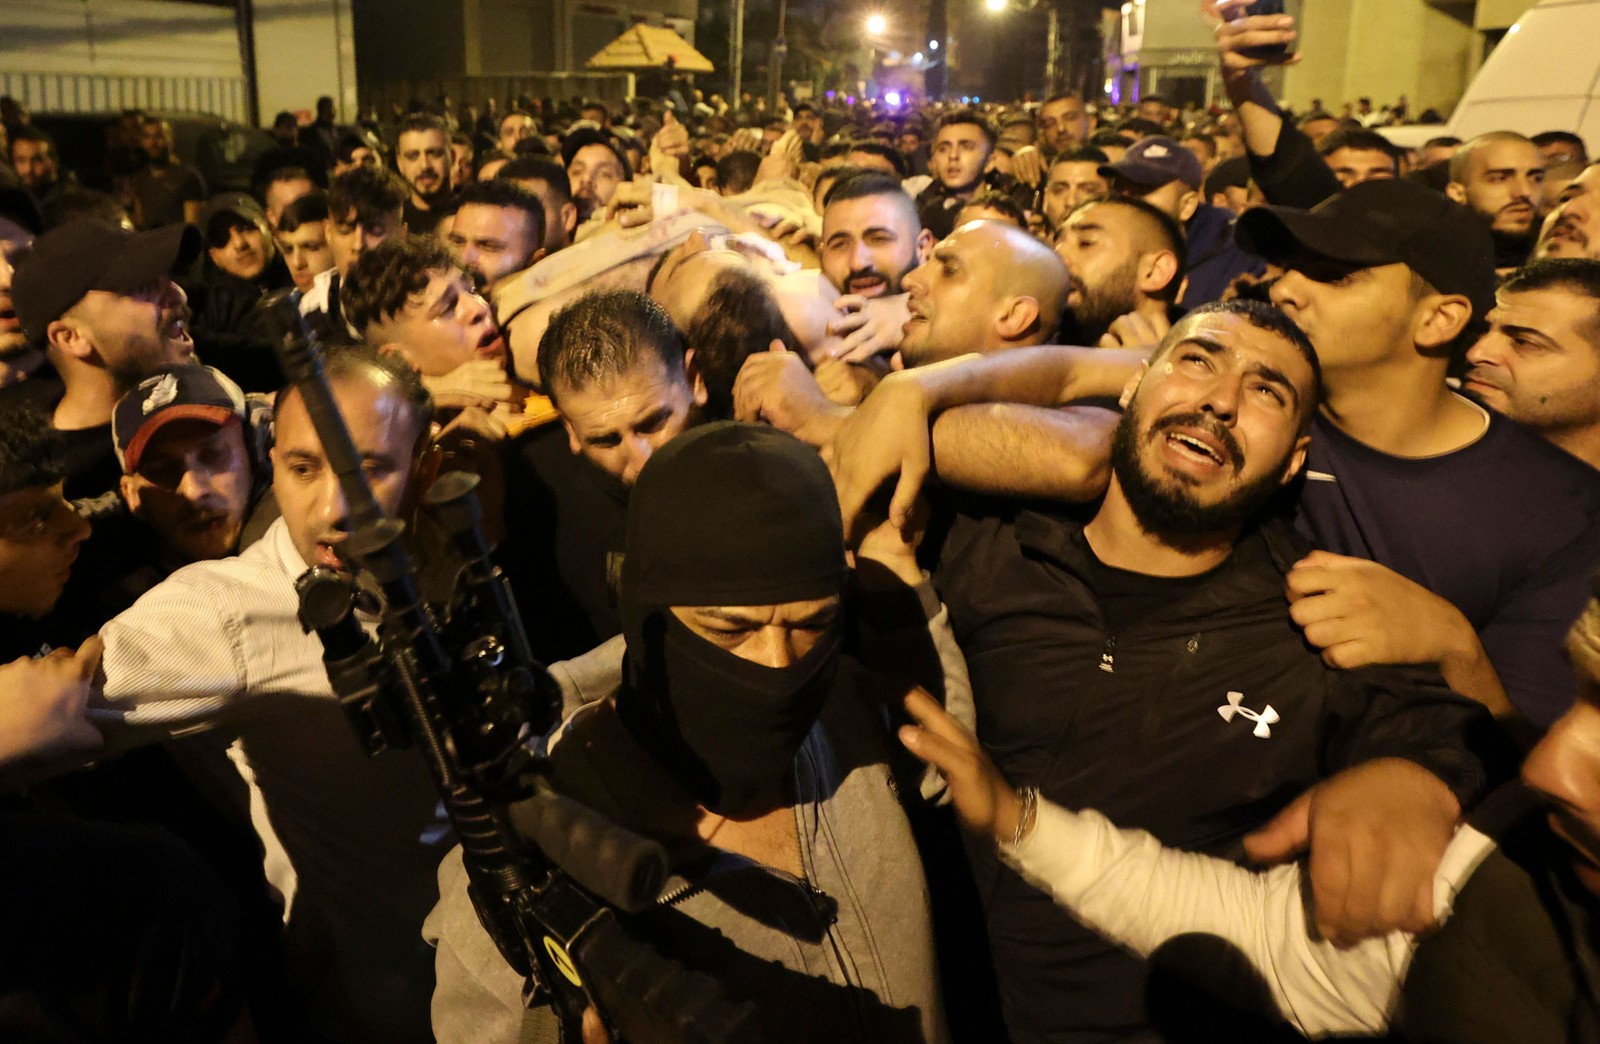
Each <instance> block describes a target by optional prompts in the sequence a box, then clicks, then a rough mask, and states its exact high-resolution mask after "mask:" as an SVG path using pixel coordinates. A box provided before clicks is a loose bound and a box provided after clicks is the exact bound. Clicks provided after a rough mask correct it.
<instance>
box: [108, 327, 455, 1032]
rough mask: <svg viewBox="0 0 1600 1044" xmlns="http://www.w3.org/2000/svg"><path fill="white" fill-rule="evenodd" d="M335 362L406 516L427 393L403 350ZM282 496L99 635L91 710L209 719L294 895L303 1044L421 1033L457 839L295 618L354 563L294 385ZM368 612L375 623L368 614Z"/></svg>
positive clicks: (287, 927)
mask: <svg viewBox="0 0 1600 1044" xmlns="http://www.w3.org/2000/svg"><path fill="white" fill-rule="evenodd" d="M324 367H325V371H326V373H327V376H328V381H329V384H330V386H331V389H332V395H333V399H334V402H335V404H336V405H337V407H338V409H339V411H340V413H341V414H342V415H343V416H344V419H345V422H346V424H347V425H348V426H349V429H350V435H351V438H352V439H353V441H354V443H355V447H356V450H357V452H358V453H359V454H360V456H361V459H362V461H363V470H364V471H365V473H366V475H367V479H368V481H369V482H370V483H371V485H372V491H373V495H374V497H375V498H376V500H377V503H378V507H379V510H380V511H382V512H383V513H384V514H385V515H386V516H388V517H393V518H399V519H402V520H405V521H407V522H409V521H410V520H411V515H412V513H413V511H414V508H415V505H416V503H417V501H418V498H419V497H420V496H421V495H422V493H423V492H425V489H426V486H427V483H428V481H429V479H430V477H431V468H432V466H433V462H432V461H431V458H430V455H429V453H428V452H427V450H428V449H429V446H430V441H429V437H428V436H429V431H430V429H431V426H432V417H433V404H432V401H431V400H430V398H429V397H428V393H427V391H426V390H425V389H424V388H423V387H422V385H421V383H420V381H419V380H418V378H417V376H416V374H415V372H413V371H412V370H411V368H410V367H409V366H407V365H406V364H405V363H404V362H403V361H402V360H400V359H399V358H396V357H392V356H388V355H383V354H380V353H377V352H375V351H373V350H371V349H368V348H364V347H348V348H342V349H336V350H334V351H330V352H328V353H327V354H326V356H325V357H324ZM274 409H275V416H274V421H273V427H274V435H275V439H274V445H273V448H272V471H273V493H274V495H275V498H276V500H277V504H278V507H279V509H280V511H281V512H282V514H281V517H280V518H279V519H278V520H277V521H275V522H274V523H273V524H272V526H271V527H270V528H269V529H268V530H267V532H266V534H265V535H264V536H263V537H262V538H261V540H259V541H257V542H256V543H255V544H253V545H251V547H250V548H249V549H247V550H246V551H245V552H244V553H243V554H241V555H238V556H236V557H233V558H223V559H219V560H216V561H205V562H196V563H194V564H192V565H189V566H186V567H185V568H183V569H180V570H178V571H177V572H176V573H173V574H172V575H171V576H170V577H168V578H167V579H166V580H164V581H162V582H161V583H159V584H157V585H156V586H155V587H153V588H151V589H150V591H148V592H147V593H146V594H145V595H144V596H143V597H142V598H140V599H139V601H138V602H136V603H135V604H134V605H133V607H132V608H130V609H128V610H127V611H126V612H124V613H121V614H120V615H118V616H117V617H116V618H115V619H113V620H111V621H110V622H109V623H107V624H106V625H105V626H104V627H103V628H102V629H101V632H100V636H101V638H102V640H103V641H104V643H105V655H104V657H103V659H102V661H101V676H102V681H101V685H100V693H99V696H98V698H97V699H96V700H95V701H93V702H92V703H91V707H90V718H91V720H92V721H94V722H95V723H96V724H98V725H100V726H101V728H102V730H103V731H104V732H105V735H106V739H107V744H108V746H109V747H111V748H112V749H115V748H117V747H121V746H128V745H131V744H135V743H141V742H153V741H158V740H163V739H166V738H167V737H169V736H171V735H173V734H181V733H184V732H188V731H192V730H194V729H195V728H196V727H199V726H206V725H212V726H217V727H219V728H221V729H223V730H225V734H227V735H229V736H232V737H236V739H237V742H236V744H235V746H234V748H233V753H232V754H231V757H232V759H233V761H234V763H235V765H236V766H237V768H238V772H239V775H240V776H241V777H243V779H244V781H245V783H246V786H247V787H248V788H249V791H250V806H249V808H250V813H249V814H250V819H251V822H252V824H253V825H254V826H255V828H256V832H257V834H258V835H259V837H260V839H261V845H262V849H263V864H264V868H265V871H266V875H267V879H268V881H269V882H270V883H271V885H272V887H273V888H274V889H275V891H276V894H277V895H278V896H279V897H280V898H281V901H282V904H283V924H284V934H283V948H284V960H285V965H286V972H287V977H288V980H289V987H290V989H291V991H292V997H291V999H292V1001H293V1002H295V1004H296V1005H297V1006H299V1007H301V1008H303V1015H304V1018H305V1021H306V1022H307V1023H308V1025H307V1026H306V1027H303V1031H302V1032H300V1033H298V1034H295V1035H294V1036H293V1039H299V1040H313V1039H314V1040H325V1041H330V1042H366V1041H373V1040H384V1041H395V1042H401V1041H427V1040H431V1039H432V1038H431V1036H430V1035H429V1033H428V1011H427V997H428V995H429V993H430V992H431V991H432V971H431V955H430V954H429V952H428V950H427V947H426V946H425V945H423V944H422V941H421V939H420V937H419V932H418V930H419V928H420V927H421V924H422V920H423V918H424V916H426V913H427V910H428V907H429V905H430V904H431V903H432V902H433V900H434V897H435V896H436V894H437V893H436V892H435V891H434V887H433V872H434V870H435V868H436V867H437V866H438V862H439V859H440V857H441V856H442V854H443V852H444V851H445V849H446V846H445V845H444V844H443V839H444V838H445V837H447V836H448V831H447V830H446V829H445V824H444V822H443V817H442V816H441V815H440V814H439V813H438V812H437V811H436V809H437V806H438V801H439V796H438V791H437V789H436V788H435V787H434V786H433V784H432V781H431V779H430V777H429V775H428V773H427V771H426V769H425V768H424V766H423V764H422V762H421V761H420V760H419V759H416V758H412V757H401V756H397V757H384V758H371V757H368V756H366V755H365V753H364V752H363V751H362V750H361V747H360V745H359V744H358V743H355V742H353V737H352V736H351V734H350V723H349V721H348V719H347V718H346V717H345V714H344V712H343V711H342V710H341V709H340V708H339V703H338V700H337V699H335V698H334V695H333V692H332V691H331V689H330V687H329V683H328V675H327V670H326V668H325V667H324V666H323V663H322V646H321V643H320V642H319V641H318V640H317V638H316V636H315V635H312V634H307V633H306V631H305V629H304V628H303V627H302V626H301V625H300V621H299V599H298V597H297V596H296V593H295V581H296V580H297V579H298V578H299V577H300V576H301V575H302V574H303V573H304V572H305V571H306V570H307V569H309V568H311V567H312V566H318V565H320V566H325V567H328V568H332V569H340V570H348V569H350V568H351V566H350V562H349V561H348V560H347V559H346V558H345V557H344V551H343V548H344V542H345V540H346V539H348V537H349V535H350V519H349V511H348V507H347V505H346V503H345V498H344V494H343V491H342V490H341V489H340V486H339V479H338V476H337V475H336V474H335V473H334V469H333V467H332V465H331V463H330V461H329V460H328V456H327V454H326V453H325V452H324V450H323V447H322V444H321V441H320V439H319V438H318V437H317V433H316V430H315V428H314V427H313V425H312V422H311V418H310V415H309V413H308V412H307V409H306V406H305V404H304V402H303V401H302V400H301V398H300V395H299V392H298V391H297V390H296V389H295V388H293V387H290V388H287V389H285V390H284V391H283V392H281V393H280V394H279V396H278V398H277V400H276V403H275V407H274ZM365 622H367V623H368V624H369V625H371V624H374V623H375V621H374V620H372V618H370V617H365Z"/></svg>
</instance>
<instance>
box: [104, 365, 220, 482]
mask: <svg viewBox="0 0 1600 1044" xmlns="http://www.w3.org/2000/svg"><path fill="white" fill-rule="evenodd" d="M246 415H247V414H246V407H245V400H244V392H242V391H240V390H239V386H238V385H237V384H234V383H233V382H232V381H231V380H229V379H228V378H227V377H225V376H224V375H223V374H222V373H221V372H219V371H217V370H214V369H212V368H211V367H209V366H201V365H199V364H198V363H186V364H184V365H181V366H169V367H167V368H165V369H163V370H160V371H157V372H156V373H154V374H151V375H150V376H149V377H146V378H145V379H144V380H142V381H140V382H139V386H138V387H137V388H135V389H134V390H133V391H131V392H129V393H128V394H126V395H124V396H123V397H122V398H120V399H118V400H117V405H116V408H115V409H114V410H112V412H111V441H112V443H113V444H114V445H115V446H116V449H117V460H119V461H121V462H122V470H123V471H124V472H126V473H127V474H130V475H131V474H133V473H134V472H135V471H138V470H139V458H140V457H141V456H142V455H143V453H144V448H145V446H146V445H148V444H149V442H150V438H151V436H153V435H154V434H155V433H156V432H157V431H159V430H161V428H162V426H163V425H166V424H171V423H172V422H173V421H176V420H200V421H206V422H208V423H211V424H215V425H216V426H217V427H219V428H220V427H222V426H223V425H224V424H227V423H229V422H230V421H234V420H237V421H239V422H240V423H244V421H245V419H246Z"/></svg>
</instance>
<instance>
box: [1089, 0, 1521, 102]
mask: <svg viewBox="0 0 1600 1044" xmlns="http://www.w3.org/2000/svg"><path fill="white" fill-rule="evenodd" d="M1529 6H1531V4H1530V3H1529V2H1528V0H1317V2H1315V3H1306V2H1304V0H1288V2H1287V4H1286V7H1287V10H1288V12H1289V13H1290V14H1292V15H1294V16H1296V18H1298V19H1299V24H1300V38H1299V41H1298V50H1299V51H1300V53H1301V55H1302V58H1301V61H1300V62H1299V63H1298V64H1296V65H1293V66H1289V67H1287V68H1285V69H1282V70H1281V71H1278V72H1277V73H1276V74H1275V78H1274V79H1273V80H1272V81H1270V82H1271V84H1272V86H1273V89H1274V92H1275V93H1276V94H1277V95H1278V96H1279V97H1280V98H1281V99H1282V100H1283V101H1284V102H1285V103H1287V104H1288V105H1289V106H1290V107H1292V108H1294V109H1296V110H1300V111H1303V110H1305V109H1308V108H1310V107H1311V106H1312V105H1313V104H1314V103H1316V102H1319V101H1320V102H1321V103H1322V105H1323V106H1324V107H1326V108H1329V109H1332V110H1333V111H1335V112H1338V111H1340V109H1341V108H1342V107H1343V105H1344V104H1345V103H1347V102H1351V101H1354V100H1356V99H1358V98H1363V97H1366V98H1370V99H1372V103H1373V105H1374V106H1382V105H1394V104H1396V103H1397V102H1399V101H1400V100H1402V99H1404V101H1405V102H1406V106H1407V111H1408V112H1409V113H1410V114H1411V115H1412V116H1413V117H1415V116H1417V115H1419V114H1421V113H1423V112H1424V111H1426V110H1428V109H1433V110H1434V111H1436V112H1438V113H1439V114H1440V115H1442V116H1447V115H1448V114H1449V112H1450V110H1451V109H1452V108H1454V106H1455V104H1456V102H1457V101H1459V100H1460V98H1461V95H1462V94H1463V93H1464V92H1465V91H1466V88H1467V85H1468V84H1469V83H1470V82H1471V81H1472V77H1473V75H1474V74H1475V73H1476V72H1477V71H1478V69H1479V67H1481V66H1482V64H1483V60H1484V58H1485V57H1487V55H1488V53H1489V51H1490V50H1491V49H1493V47H1494V46H1495V44H1497V43H1499V41H1500V40H1501V38H1503V37H1504V35H1505V33H1506V31H1507V30H1508V29H1509V28H1510V27H1511V26H1512V25H1513V24H1514V23H1515V22H1516V20H1517V19H1518V18H1519V17H1521V15H1522V14H1523V12H1524V11H1526V10H1527V8H1528V7H1529ZM1103 34H1104V37H1105V40H1106V78H1105V82H1104V83H1103V84H1102V85H1101V86H1102V90H1103V91H1104V94H1105V96H1107V97H1109V98H1111V99H1113V100H1116V101H1121V102H1126V101H1132V100H1136V99H1137V98H1139V97H1141V96H1144V95H1148V94H1160V95H1162V96H1163V97H1164V98H1166V99H1167V100H1168V101H1169V102H1173V103H1176V104H1182V103H1185V102H1195V103H1200V104H1206V103H1210V102H1212V101H1215V100H1217V98H1218V97H1219V96H1220V93H1221V84H1220V82H1219V79H1218V75H1217V71H1216V53H1215V46H1214V43H1213V38H1212V31H1211V27H1210V26H1209V25H1208V24H1207V23H1206V22H1205V21H1204V20H1203V19H1202V18H1201V16H1200V13H1199V5H1198V4H1197V3H1193V2H1191V0H1129V2H1127V3H1124V4H1123V5H1122V7H1121V9H1120V10H1117V11H1108V12H1107V13H1106V16H1105V25H1104V29H1103Z"/></svg>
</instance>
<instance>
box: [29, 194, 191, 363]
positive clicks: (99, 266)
mask: <svg viewBox="0 0 1600 1044" xmlns="http://www.w3.org/2000/svg"><path fill="white" fill-rule="evenodd" d="M199 253H200V233H199V232H198V231H197V230H195V229H193V228H190V227H189V226H188V225H168V226H166V227H165V228H154V229H151V230H150V231H148V232H128V231H126V230H124V229H120V228H113V227H111V226H109V225H103V224H101V223H100V222H98V221H92V220H87V219H79V220H76V221H69V222H67V223H66V224H64V225H61V226H59V227H58V228H53V229H51V230H50V231H48V232H46V233H45V234H44V235H42V236H40V237H39V238H38V239H36V240H34V241H33V246H32V248H31V249H28V250H25V251H21V252H20V253H19V254H18V256H17V259H16V262H15V264H16V269H17V272H16V275H15V276H14V277H13V278H12V281H11V300H12V303H13V304H14V305H15V306H16V309H17V318H18V319H19V320H21V322H22V329H23V331H24V332H26V333H27V335H28V336H29V337H31V338H33V339H34V340H36V341H42V340H43V339H44V332H45V329H46V328H47V327H48V326H49V325H50V324H51V323H53V322H55V321H56V320H57V319H60V318H61V317H62V315H64V314H65V313H66V311H67V310H68V309H69V308H71V307H72V306H73V305H75V304H77V303H78V302H79V301H81V300H83V296H84V295H85V294H87V293H88V292H89V291H91V290H104V291H106V292H108V293H113V294H131V293H133V292H134V291H137V290H140V289H143V288H144V287H147V286H149V285H150V284H151V283H153V282H155V281H156V280H157V279H160V278H161V277H162V276H168V275H171V274H172V272H173V271H174V270H176V269H181V268H183V267H184V266H186V265H188V264H189V263H190V262H191V261H193V260H194V259H195V257H197V256H198V255H199Z"/></svg>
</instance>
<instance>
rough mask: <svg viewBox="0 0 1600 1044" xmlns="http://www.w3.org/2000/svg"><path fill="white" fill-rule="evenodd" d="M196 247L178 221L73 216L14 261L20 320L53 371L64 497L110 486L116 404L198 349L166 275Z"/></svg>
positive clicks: (182, 301) (116, 471)
mask: <svg viewBox="0 0 1600 1044" xmlns="http://www.w3.org/2000/svg"><path fill="white" fill-rule="evenodd" d="M199 250H200V237H199V235H198V234H197V233H196V232H195V231H193V230H192V229H190V228H188V227H187V226H184V225H172V226H169V227H167V228H162V229H155V230H152V231H150V232H141V233H137V234H135V233H129V232H124V231H122V230H120V229H113V228H108V227H105V226H103V225H99V224H96V223H94V222H90V221H78V222H71V223H69V224H66V225H63V226H61V227H60V228H57V229H53V230H51V231H50V232H48V233H46V234H45V235H43V236H41V237H39V239H38V241H37V242H35V243H34V245H33V249H32V250H31V251H29V252H28V253H26V254H24V255H22V256H21V257H19V258H18V259H17V262H16V274H15V275H14V276H13V280H12V288H11V293H12V298H13V300H14V302H15V307H16V313H17V318H18V319H19V320H20V321H21V324H22V329H23V332H24V333H25V334H27V335H28V336H29V337H30V338H32V339H33V340H34V341H35V343H43V344H44V345H45V348H46V351H47V352H48V354H49V358H50V363H51V365H52V366H53V368H54V369H55V371H56V374H57V375H58V376H59V384H58V388H59V396H58V398H57V399H56V401H55V402H53V403H52V404H51V405H50V407H49V409H50V410H51V416H50V419H51V426H52V427H54V428H55V429H56V430H57V431H59V432H60V433H61V436H62V440H63V449H62V462H63V464H64V466H65V470H66V492H67V497H68V498H69V499H79V498H93V497H99V496H102V495H104V494H106V493H110V492H114V491H115V490H116V488H117V484H118V482H119V480H120V478H121V472H122V469H121V467H120V466H118V464H117V459H116V454H115V452H114V451H113V446H112V440H111V414H112V411H113V409H114V408H115V406H116V404H117V400H118V399H120V398H121V397H122V396H123V395H125V394H126V393H127V392H129V391H131V390H132V389H133V388H134V386H136V385H137V384H138V383H139V382H140V381H141V380H143V379H144V378H145V377H147V376H149V375H150V374H151V373H153V372H155V371H156V370H158V369H160V368H161V367H163V366H171V365H173V364H176V363H183V362H188V361H189V360H190V358H191V357H192V356H193V355H194V341H193V339H192V338H191V337H190V336H189V329H188V319H189V310H188V302H187V299H186V298H185V296H184V293H183V291H182V290H181V289H179V288H178V285H177V284H176V283H174V282H173V281H172V278H171V275H170V273H172V272H173V271H175V270H179V269H182V268H184V267H186V266H187V265H188V264H189V263H190V262H192V261H193V259H194V257H195V255H196V254H198V253H199ZM35 379H37V380H43V379H45V378H35Z"/></svg>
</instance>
